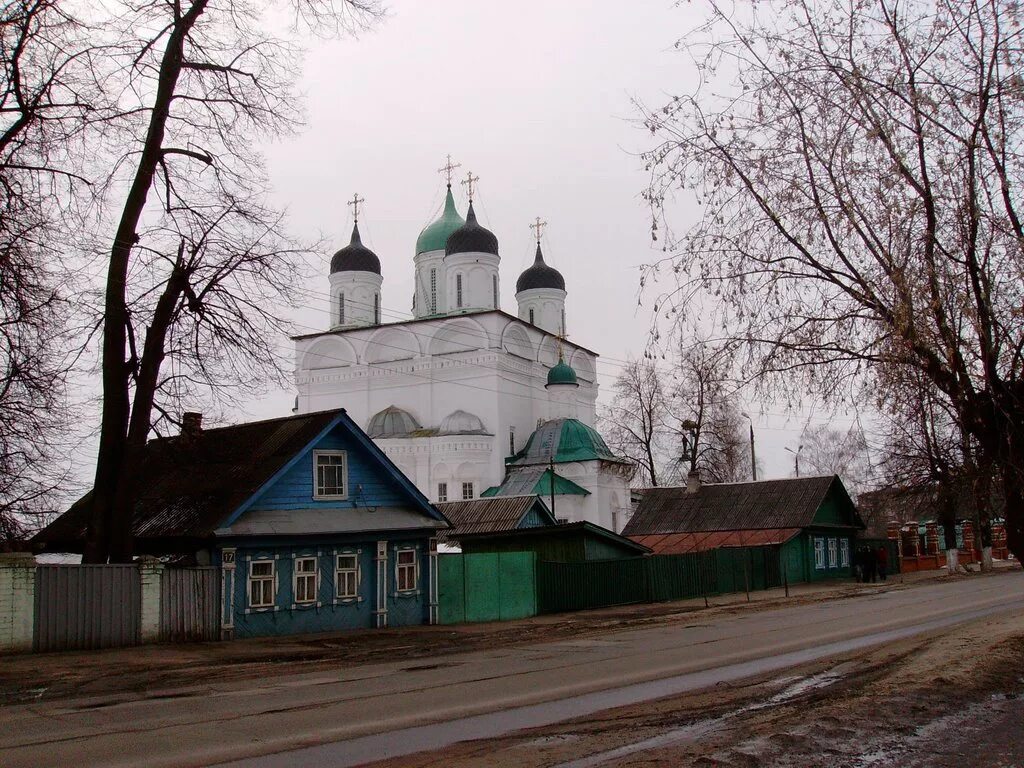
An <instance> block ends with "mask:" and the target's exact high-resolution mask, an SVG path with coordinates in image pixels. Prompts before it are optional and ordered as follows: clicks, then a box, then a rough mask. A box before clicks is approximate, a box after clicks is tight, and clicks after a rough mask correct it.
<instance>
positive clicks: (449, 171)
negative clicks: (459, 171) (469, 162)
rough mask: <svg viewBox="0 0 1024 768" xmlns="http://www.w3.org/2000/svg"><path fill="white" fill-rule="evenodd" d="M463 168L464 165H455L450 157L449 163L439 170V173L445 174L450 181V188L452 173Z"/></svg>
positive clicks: (449, 156)
mask: <svg viewBox="0 0 1024 768" xmlns="http://www.w3.org/2000/svg"><path fill="white" fill-rule="evenodd" d="M461 167H462V163H453V162H452V156H451V155H448V161H447V162H446V163H445V164H444V165H443V166H441V167H440V168H438V169H437V172H438V173H443V174H444V177H445V178H446V179H447V180H448V186H449V187H450V186H451V185H452V172H453V171H454V170H455V169H456V168H461Z"/></svg>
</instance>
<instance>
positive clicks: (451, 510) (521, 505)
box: [437, 495, 556, 544]
mask: <svg viewBox="0 0 1024 768" xmlns="http://www.w3.org/2000/svg"><path fill="white" fill-rule="evenodd" d="M437 509H438V511H439V512H440V513H441V514H442V515H444V516H445V519H447V520H448V522H449V524H450V526H451V527H450V528H448V529H446V530H444V531H440V532H439V533H438V536H437V540H438V542H439V543H440V544H450V543H456V544H457V543H458V541H457V540H458V537H459V536H462V535H465V534H473V533H504V532H506V531H514V530H518V529H521V528H542V527H545V526H553V525H555V524H556V523H555V518H554V517H553V516H552V515H551V512H549V511H548V508H547V506H546V505H545V504H544V502H543V501H541V499H540V497H539V496H535V495H531V496H493V497H490V498H485V499H473V500H471V501H449V502H448V503H446V504H438V505H437Z"/></svg>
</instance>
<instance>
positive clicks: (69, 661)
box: [0, 566, 1020, 704]
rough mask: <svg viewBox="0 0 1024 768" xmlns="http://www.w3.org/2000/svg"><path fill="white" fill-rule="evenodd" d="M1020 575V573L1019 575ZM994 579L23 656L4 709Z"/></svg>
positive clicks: (5, 676) (0, 694)
mask: <svg viewBox="0 0 1024 768" xmlns="http://www.w3.org/2000/svg"><path fill="white" fill-rule="evenodd" d="M1019 567H1020V566H1014V568H1015V569H1019ZM1001 572H1002V571H997V572H995V573H994V574H970V575H967V576H964V575H955V576H946V575H945V573H944V572H943V571H933V572H925V573H917V574H910V575H908V576H907V577H906V578H905V579H900V578H897V579H890V580H889V581H888V582H885V583H881V584H856V583H852V582H842V583H838V584H815V585H809V584H802V585H798V586H794V587H793V588H792V589H791V593H790V596H789V597H785V596H784V594H783V592H782V590H769V591H766V592H755V593H751V595H750V602H747V596H746V595H745V594H743V593H739V594H732V595H724V596H717V597H714V598H711V600H710V601H709V602H710V607H707V608H706V607H705V605H704V601H703V600H686V601H677V602H671V603H656V604H650V605H629V606H619V607H616V608H608V609H602V610H594V611H582V612H578V613H570V614H556V615H549V616H538V617H534V618H531V619H524V620H520V621H511V622H503V623H491V624H466V625H457V626H433V627H412V628H407V629H388V630H360V631H348V632H339V633H329V634H321V635H307V636H301V637H278V638H261V639H253V640H236V641H232V642H222V643H191V644H176V645H170V644H158V645H147V646H140V647H135V648H123V649H112V650H106V651H88V652H69V653H49V654H20V655H13V656H7V657H5V658H3V659H2V660H0V704H16V703H24V702H28V701H39V700H50V699H70V698H76V697H84V696H110V695H117V696H124V697H144V696H149V695H161V694H165V693H167V692H169V691H174V690H176V689H182V688H187V687H190V686H195V685H207V686H208V685H212V684H215V683H223V682H227V681H233V680H246V679H252V678H265V677H270V676H278V675H288V674H296V673H301V672H309V671H313V670H317V671H323V670H325V669H331V668H344V667H351V666H354V665H359V664H365V663H372V662H399V663H401V662H405V661H410V660H415V659H420V658H424V657H433V656H440V655H446V654H452V653H460V652H466V651H473V650H478V649H490V648H495V647H507V646H512V645H521V644H528V643H538V642H547V641H557V640H564V639H573V638H579V637H586V636H592V635H598V634H602V633H606V632H609V631H616V630H622V629H630V628H638V627H644V626H654V625H659V624H671V623H676V622H686V621H692V620H693V616H694V615H695V612H699V613H700V615H701V616H702V618H704V617H706V618H713V617H715V616H717V615H728V614H734V613H738V612H746V611H759V610H769V609H772V608H778V607H783V606H794V605H800V604H806V603H813V602H819V601H823V600H837V599H849V598H853V597H856V596H858V595H862V594H864V593H865V592H875V591H887V590H899V589H911V588H913V587H914V586H915V585H917V584H922V583H929V582H934V581H935V580H939V579H944V580H948V579H951V578H952V579H962V578H998V577H999V575H1000V573H1001Z"/></svg>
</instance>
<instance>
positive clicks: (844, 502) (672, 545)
mask: <svg viewBox="0 0 1024 768" xmlns="http://www.w3.org/2000/svg"><path fill="white" fill-rule="evenodd" d="M863 528H864V524H863V522H862V521H861V519H860V516H859V515H858V513H857V508H856V506H855V505H854V503H853V501H852V500H851V498H850V495H849V494H848V493H847V492H846V489H845V487H844V486H843V483H842V481H841V480H840V479H839V477H838V476H836V475H832V476H827V477H801V478H791V479H786V480H763V481H758V482H749V483H716V484H703V485H702V484H700V483H696V484H694V485H693V486H691V487H678V488H646V489H644V492H643V494H642V495H641V496H640V501H639V504H638V506H637V510H636V513H635V514H634V515H633V517H632V518H631V519H630V521H629V523H627V524H626V527H625V530H623V535H625V536H628V537H629V538H630V539H632V540H633V541H636V542H638V543H640V544H643V545H645V546H647V547H650V548H651V549H652V550H653V551H654V553H655V554H658V555H671V554H681V553H685V552H700V551H704V550H709V549H716V548H719V547H751V546H764V545H774V546H778V547H780V550H781V558H782V563H783V564H784V566H785V568H786V573H787V577H788V578H789V580H790V581H793V582H796V581H815V580H817V579H823V578H833V577H842V576H850V575H852V558H851V552H852V551H853V548H854V544H855V539H856V537H857V534H858V532H859V531H861V530H862V529H863Z"/></svg>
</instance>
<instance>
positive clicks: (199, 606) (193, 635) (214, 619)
mask: <svg viewBox="0 0 1024 768" xmlns="http://www.w3.org/2000/svg"><path fill="white" fill-rule="evenodd" d="M160 639H161V640H163V641H165V642H175V643H179V642H187V641H196V640H220V568H216V567H206V568H166V569H165V570H164V572H163V575H162V576H161V577H160Z"/></svg>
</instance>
